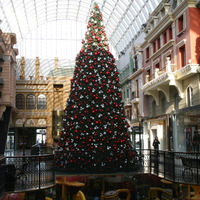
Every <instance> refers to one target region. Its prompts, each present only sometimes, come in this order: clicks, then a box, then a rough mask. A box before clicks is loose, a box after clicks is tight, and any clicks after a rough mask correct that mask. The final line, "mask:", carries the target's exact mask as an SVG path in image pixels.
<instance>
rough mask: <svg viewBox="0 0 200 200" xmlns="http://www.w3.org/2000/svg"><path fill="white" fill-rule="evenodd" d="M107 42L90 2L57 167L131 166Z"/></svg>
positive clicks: (103, 168)
mask: <svg viewBox="0 0 200 200" xmlns="http://www.w3.org/2000/svg"><path fill="white" fill-rule="evenodd" d="M107 41H108V39H107V36H106V32H105V27H104V25H103V19H102V13H101V12H100V9H99V7H98V5H97V4H96V3H95V4H94V8H93V11H92V12H91V16H90V19H89V21H88V25H87V32H86V34H85V40H83V41H82V44H83V46H82V49H81V50H80V52H79V54H78V55H77V57H76V66H75V70H74V76H73V79H72V80H71V91H70V95H69V98H68V101H67V106H66V109H65V117H64V120H63V130H62V132H61V134H60V141H59V143H58V145H59V150H60V152H59V154H57V156H56V159H55V161H56V168H59V169H64V170H69V169H70V170H72V171H74V172H96V173H101V172H108V171H109V170H110V171H113V170H115V171H122V170H125V167H127V166H129V165H130V164H134V161H133V157H131V159H130V153H129V152H130V137H129V135H128V133H127V128H128V124H127V121H126V117H125V113H124V107H123V102H122V92H121V85H120V83H119V72H118V69H117V67H116V65H115V59H114V57H113V55H112V53H111V52H110V51H109V46H108V42H107Z"/></svg>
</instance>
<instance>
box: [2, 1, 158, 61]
mask: <svg viewBox="0 0 200 200" xmlns="http://www.w3.org/2000/svg"><path fill="white" fill-rule="evenodd" d="M94 2H96V3H97V4H98V5H99V7H100V9H101V12H102V14H103V21H104V25H105V28H106V33H107V37H108V40H109V45H110V46H111V49H113V52H115V55H114V56H117V55H119V54H120V52H123V51H124V50H125V48H126V47H127V45H128V44H130V42H131V41H132V40H133V38H135V36H137V35H138V34H139V32H140V29H141V25H142V24H144V23H146V21H147V19H148V16H149V14H150V13H152V12H153V10H154V9H155V8H156V7H157V6H158V4H159V3H160V2H161V0H140V1H138V0H109V1H108V0H96V1H93V0H42V1H41V0H26V1H25V0H10V1H7V0H1V1H0V20H1V29H2V31H3V32H11V33H15V34H16V36H17V44H16V48H18V49H19V56H20V57H21V56H25V57H28V58H31V57H32V58H35V57H36V56H40V57H42V58H48V57H51V58H52V56H53V57H55V56H58V57H60V58H66V59H70V60H73V59H74V58H75V57H76V53H78V51H79V50H80V47H81V40H82V39H83V38H84V34H85V30H86V25H87V21H88V18H89V14H90V10H91V8H92V6H93V4H94Z"/></svg>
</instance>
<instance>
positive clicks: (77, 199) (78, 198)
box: [73, 190, 86, 200]
mask: <svg viewBox="0 0 200 200" xmlns="http://www.w3.org/2000/svg"><path fill="white" fill-rule="evenodd" d="M73 200H86V198H85V195H84V194H83V192H82V191H81V190H79V191H78V192H77V194H76V195H75V196H74V197H73Z"/></svg>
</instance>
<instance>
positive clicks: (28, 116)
mask: <svg viewBox="0 0 200 200" xmlns="http://www.w3.org/2000/svg"><path fill="white" fill-rule="evenodd" d="M94 3H97V4H98V6H99V8H100V11H101V12H102V18H103V22H104V25H105V32H106V34H107V38H108V43H109V47H110V52H111V53H112V54H113V56H114V58H115V63H116V67H117V69H118V71H119V82H120V85H121V91H122V99H123V105H124V112H125V116H126V120H127V123H128V125H129V128H128V129H127V132H128V134H129V135H130V138H131V145H132V146H133V148H134V153H135V156H136V155H137V156H136V157H137V158H136V157H135V159H136V161H134V162H135V163H136V164H135V165H136V166H135V167H133V168H131V169H130V166H128V167H127V168H126V169H124V170H123V171H120V172H117V171H115V170H114V169H113V170H110V171H105V173H100V174H98V173H96V171H95V170H94V171H87V173H86V172H84V171H80V166H81V165H82V164H83V163H82V164H80V163H76V166H75V167H74V166H73V167H69V168H67V167H66V169H64V170H60V171H57V170H56V169H55V168H54V163H55V159H56V157H57V156H58V155H59V156H61V153H60V152H59V151H58V149H57V147H58V141H59V139H60V132H61V130H62V128H63V116H64V110H65V108H66V102H67V99H68V97H69V95H70V91H71V90H70V88H71V79H72V78H73V75H74V70H75V58H76V55H77V54H78V53H79V51H80V49H81V47H82V45H83V43H82V40H83V39H84V38H85V34H86V31H87V24H88V20H89V17H90V13H91V10H92V8H93V5H94ZM199 18H200V1H199V0H140V1H137V0H117V1H114V0H109V1H106V0H96V1H93V0H89V1H88V0H76V1H69V0H29V1H28V0H27V1H25V0H11V1H7V0H1V1H0V135H1V140H0V155H1V159H0V174H1V175H2V176H3V177H4V178H3V179H2V180H0V199H2V200H10V199H19V200H28V199H30V200H32V199H38V200H40V199H41V200H45V199H54V200H55V199H56V200H61V199H62V200H82V199H87V200H89V199H90V200H93V199H95V200H98V199H101V200H104V199H110V200H115V199H121V200H122V199H127V200H139V199H141V200H161V199H162V200H169V199H185V200H189V199H200V172H199V170H198V168H199V165H200V162H199V159H200V154H199V152H200V21H199ZM156 136H157V137H158V139H159V153H158V152H157V150H156V149H154V146H153V142H154V139H155V137H156ZM78 153H80V152H78ZM62 155H65V156H66V157H67V158H69V157H70V156H71V154H70V153H65V154H62ZM80 156H82V154H79V157H80ZM27 161H28V164H27ZM30 161H31V162H30ZM66 162H67V161H66ZM131 162H132V161H131ZM113 166H115V163H113ZM113 166H112V167H113ZM101 167H102V168H103V165H102V166H101ZM112 167H111V168H112ZM13 171H14V172H13ZM13 174H14V175H13Z"/></svg>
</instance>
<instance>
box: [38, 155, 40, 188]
mask: <svg viewBox="0 0 200 200" xmlns="http://www.w3.org/2000/svg"><path fill="white" fill-rule="evenodd" d="M40 158H41V157H40V156H39V163H38V164H39V166H38V179H39V183H38V187H39V190H40V181H41V180H40V162H41V160H40Z"/></svg>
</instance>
